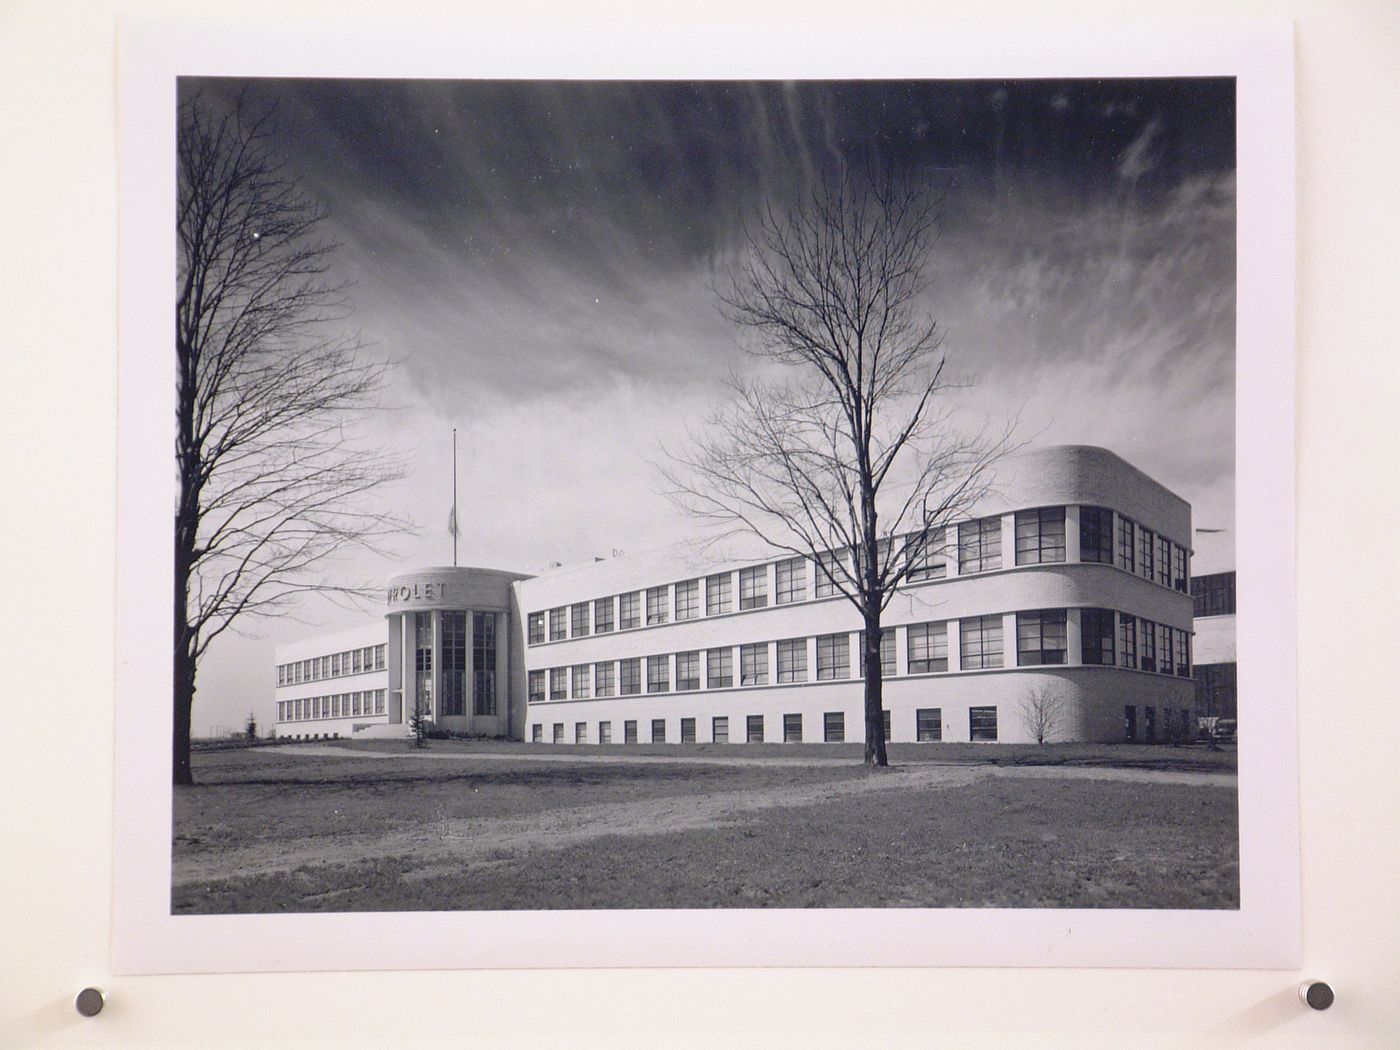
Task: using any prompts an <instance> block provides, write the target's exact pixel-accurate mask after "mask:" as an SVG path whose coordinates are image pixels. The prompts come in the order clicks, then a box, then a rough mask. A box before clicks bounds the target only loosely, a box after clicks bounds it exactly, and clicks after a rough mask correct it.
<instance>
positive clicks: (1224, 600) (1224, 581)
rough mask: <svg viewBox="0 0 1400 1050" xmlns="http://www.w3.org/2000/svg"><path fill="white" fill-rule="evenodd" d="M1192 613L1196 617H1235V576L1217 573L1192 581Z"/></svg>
mask: <svg viewBox="0 0 1400 1050" xmlns="http://www.w3.org/2000/svg"><path fill="white" fill-rule="evenodd" d="M1191 605H1192V612H1193V613H1194V614H1195V615H1196V616H1233V615H1234V612H1235V574H1234V573H1233V572H1216V573H1211V574H1210V575H1209V576H1197V577H1195V578H1194V579H1193V580H1192V581H1191Z"/></svg>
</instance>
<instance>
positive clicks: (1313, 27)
mask: <svg viewBox="0 0 1400 1050" xmlns="http://www.w3.org/2000/svg"><path fill="white" fill-rule="evenodd" d="M191 9H195V10H198V11H201V12H203V17H205V18H207V19H208V21H209V23H210V24H211V26H217V25H219V24H233V23H235V22H237V23H238V24H246V23H248V22H249V21H250V20H253V19H258V20H261V21H262V23H263V24H265V25H268V26H277V27H282V28H289V27H291V28H294V27H295V26H296V25H298V24H305V25H307V26H310V27H314V26H316V25H317V24H318V23H317V20H318V18H336V17H344V16H345V15H347V14H355V13H358V14H361V15H363V16H364V17H373V16H376V15H379V14H380V13H381V12H382V5H379V4H372V3H368V2H365V0H356V2H353V3H352V2H348V0H320V2H298V3H296V4H294V5H291V6H289V5H288V4H287V3H285V0H254V2H249V3H245V4H241V5H238V13H237V14H236V15H235V14H234V13H233V10H234V8H233V7H232V5H226V9H223V10H221V6H220V5H216V4H199V5H192V4H190V3H182V2H177V0H168V2H165V3H161V2H154V0H153V2H145V3H142V2H137V0H130V2H122V0H101V2H95V3H90V4H80V3H74V2H69V3H62V2H59V3H52V2H50V3H41V2H35V3H15V2H10V3H6V4H4V5H3V6H0V114H3V121H2V122H0V127H3V129H4V133H5V134H4V139H3V141H2V142H0V201H3V204H0V217H2V218H0V282H2V283H0V289H3V291H0V333H3V335H4V336H5V337H6V339H7V342H8V345H7V346H6V347H5V350H4V352H3V353H0V449H2V450H3V453H0V455H3V463H4V467H3V469H4V481H5V485H4V489H3V496H0V522H3V530H0V539H3V546H0V551H3V558H4V566H5V568H4V575H3V578H0V579H3V584H0V586H3V592H4V613H3V616H4V623H3V630H2V631H0V638H4V639H5V641H6V643H7V645H6V650H5V656H6V671H7V674H6V685H5V688H4V690H3V693H0V696H3V703H4V708H5V721H4V735H3V743H0V798H3V800H4V801H3V804H0V843H3V846H0V855H2V856H3V858H4V860H3V862H0V888H2V889H3V891H4V892H3V897H0V900H3V904H0V931H3V934H0V1044H3V1045H6V1046H30V1045H34V1046H83V1045H102V1046H153V1047H160V1046H170V1047H177V1046H178V1047H183V1046H189V1045H200V1046H315V1045H322V1046H336V1047H340V1046H403V1045H412V1046H420V1047H422V1046H438V1045H441V1046H448V1045H451V1046H461V1045H469V1046H474V1047H482V1046H496V1045H511V1046H522V1047H533V1046H546V1045H566V1044H567V1045H569V1046H570V1047H577V1046H580V1045H585V1046H594V1045H597V1046H604V1045H606V1046H609V1047H620V1046H646V1047H648V1048H654V1047H656V1046H676V1047H682V1046H706V1047H708V1046H715V1045H721V1046H739V1045H754V1046H765V1047H774V1046H804V1047H821V1046H833V1047H835V1046H839V1047H843V1048H847V1047H851V1046H869V1045H889V1044H894V1043H907V1044H909V1045H919V1046H938V1045H947V1046H957V1047H977V1046H1003V1045H1010V1044H1019V1045H1035V1046H1066V1047H1068V1046H1073V1047H1092V1046H1104V1047H1119V1046H1137V1047H1155V1046H1191V1047H1215V1046H1242V1045H1261V1046H1262V1045H1267V1046H1270V1047H1316V1046H1328V1047H1363V1046H1377V1047H1381V1046H1393V1045H1395V1041H1396V1040H1397V1038H1400V995H1397V994H1396V989H1397V988H1400V952H1397V951H1396V940H1395V931H1396V930H1397V929H1400V896H1397V894H1396V893H1395V892H1394V889H1393V879H1394V873H1395V872H1396V871H1397V870H1400V836H1397V835H1396V832H1395V828H1396V827H1397V826H1400V825H1398V824H1397V821H1398V820H1400V812H1397V808H1398V807H1397V803H1396V798H1397V792H1396V791H1395V781H1396V773H1395V770H1396V768H1397V764H1396V761H1395V759H1396V749H1397V745H1400V741H1397V735H1400V734H1397V725H1400V720H1397V719H1395V718H1393V717H1389V715H1388V714H1387V715H1379V712H1381V711H1384V710H1385V709H1386V708H1388V707H1389V705H1391V704H1393V703H1395V702H1396V689H1395V676H1394V674H1393V672H1392V671H1391V669H1390V668H1389V667H1387V666H1386V665H1385V663H1384V662H1383V660H1382V659H1377V657H1378V656H1379V655H1381V654H1383V653H1385V652H1387V650H1386V648H1385V646H1384V645H1383V644H1380V646H1379V648H1378V647H1377V646H1378V642H1376V641H1371V642H1365V643H1362V644H1361V645H1360V646H1358V644H1357V639H1356V634H1357V632H1358V631H1364V632H1375V635H1374V637H1375V638H1377V639H1379V638H1381V637H1386V636H1388V635H1387V632H1388V629H1389V623H1390V621H1391V619H1392V618H1393V617H1394V616H1395V614H1396V611H1397V610H1396V602H1395V599H1394V596H1393V588H1394V586H1395V584H1396V582H1397V580H1400V573H1397V565H1396V555H1395V546H1396V544H1395V539H1394V532H1395V523H1396V521H1397V520H1400V506H1398V505H1397V497H1396V486H1395V477H1396V470H1395V466H1394V460H1393V456H1394V455H1395V453H1396V452H1397V451H1400V441H1397V436H1398V435H1397V421H1396V417H1397V415H1400V413H1397V411H1396V409H1397V405H1400V391H1398V390H1397V377H1398V376H1400V367H1397V354H1396V348H1395V345H1394V343H1395V337H1394V333H1395V332H1396V331H1397V330H1400V323H1398V322H1400V318H1398V317H1397V316H1396V315H1397V306H1396V297H1395V294H1394V284H1395V272H1396V270H1395V259H1396V257H1397V249H1400V245H1397V243H1396V241H1397V229H1400V221H1398V220H1400V216H1397V197H1396V193H1395V186H1396V185H1397V183H1398V182H1400V164H1397V152H1400V149H1398V148H1397V135H1398V134H1400V133H1398V132H1397V127H1398V126H1400V125H1397V121H1396V104H1395V100H1396V99H1397V98H1400V71H1398V67H1397V66H1396V64H1395V59H1394V56H1395V54H1396V53H1397V49H1400V12H1398V11H1397V8H1396V7H1395V6H1394V5H1393V4H1392V3H1389V2H1387V0H1376V2H1371V3H1361V2H1352V3H1342V2H1335V0H1332V2H1329V0H1313V2H1305V0H1297V2H1293V3H1288V2H1284V0H1272V2H1270V0H1255V2H1249V0H1228V2H1226V3H1221V2H1220V0H1197V2H1179V3H1171V4H1165V3H1161V2H1160V0H1158V2H1153V3H1146V2H1142V3H1131V2H1127V0H1119V2H1117V3H1113V2H1102V0H1100V2H1093V0H1063V2H1062V3H1059V4H1056V5H1054V6H1053V8H1048V7H1046V6H1043V5H1037V4H1035V3H1032V2H1029V0H1024V2H1010V0H1002V2H998V3H993V4H988V5H985V7H982V8H978V9H976V10H974V9H971V8H969V7H967V6H966V5H964V4H957V3H952V2H939V3H930V2H916V0H904V2H898V0H876V2H875V3H872V4H867V5H862V7H861V8H860V12H861V14H862V16H863V18H864V19H865V20H867V21H889V22H891V23H894V22H897V21H899V20H901V19H909V18H913V17H921V18H928V17H933V16H937V15H943V16H946V17H948V18H953V19H966V18H970V17H977V18H988V19H991V18H1009V17H1036V16H1039V17H1045V16H1047V15H1048V14H1049V13H1051V12H1052V11H1053V13H1054V14H1055V15H1057V16H1059V17H1066V18H1086V19H1092V18H1124V17H1132V16H1133V15H1137V14H1140V15H1141V16H1143V17H1156V18H1161V17H1165V16H1170V17H1172V18H1182V19H1185V18H1196V19H1218V18H1221V17H1230V18H1239V17H1252V16H1279V15H1282V16H1292V17H1294V18H1296V20H1297V33H1298V37H1297V58H1298V130H1299V182H1298V190H1299V229H1298V273H1299V280H1300V296H1299V307H1298V325H1299V327H1298V341H1299V364H1298V387H1299V394H1298V421H1299V448H1298V482H1299V515H1298V549H1299V568H1298V593H1299V631H1300V633H1299V642H1300V644H1299V680H1298V682H1299V727H1300V732H1299V736H1300V754H1299V768H1300V778H1301V791H1302V812H1301V828H1302V839H1303V891H1304V909H1305V910H1304V924H1303V932H1304V958H1305V960H1306V968H1305V970H1304V971H1302V972H1298V973H1289V972H1238V971H1231V972H1220V971H1217V972H1209V971H1195V972H1186V971H1180V972H1178V971H1155V972H1147V971H1137V972H1131V971H1065V970H1062V971H1031V970H1018V971H1005V970H1000V971H999V970H861V971H831V970H825V971H800V970H789V971H765V972H761V973H758V974H755V973H753V972H747V971H557V972H472V973H430V974H410V973H388V974H377V973H360V974H333V975H323V974H307V975H296V976H286V975H273V974H266V975H235V976H213V977H210V976H201V977H164V978H156V977H150V978H113V977H112V976H111V975H110V973H109V970H108V962H107V959H108V939H109V930H108V924H109V914H110V865H111V827H112V816H111V808H112V807H111V799H112V793H111V764H112V721H113V718H114V716H115V712H114V710H113V704H112V666H113V659H114V653H113V645H112V636H113V623H112V619H113V617H112V612H111V609H112V604H113V582H112V573H113V570H112V566H113V562H114V541H113V531H114V527H113V505H114V495H115V483H116V482H115V469H114V463H115V457H114V452H113V443H114V436H115V389H116V384H117V380H118V377H117V374H116V351H115V318H116V302H117V298H116V296H117V289H116V120H115V113H116V108H115V77H116V69H115V59H114V54H115V50H114V42H115V33H116V27H117V22H118V19H119V18H121V17H140V16H152V15H154V16H166V15H171V16H174V15H187V14H188V13H189V11H190V10H191ZM571 10H572V9H571V6H570V5H567V4H565V3H563V2H562V0H526V2H525V3H521V2H519V0H512V2H510V3H502V2H499V0H497V2H493V3H482V4H477V5H475V7H474V9H473V11H474V16H475V17H480V18H491V19H530V18H535V19H539V18H548V19H559V18H564V17H568V16H569V15H570V14H571ZM590 10H592V11H594V12H596V14H597V16H598V17H601V18H632V19H637V18H647V17H651V18H655V17H660V16H662V14H661V13H659V12H658V10H657V7H656V5H655V4H644V3H642V2H640V0H609V2H606V3H595V4H593V5H591V7H590ZM850 10H851V8H850V5H849V3H846V2H844V0H769V2H768V3H765V4H764V5H762V6H761V7H755V6H754V5H753V4H752V3H746V2H743V0H710V2H708V3H706V4H703V5H701V4H692V5H690V6H688V7H687V6H682V5H679V4H670V5H668V6H667V7H666V8H665V11H664V16H667V17H674V18H684V17H697V16H699V15H702V14H703V15H704V16H705V17H709V18H716V19H720V18H723V19H745V18H748V19H752V18H756V17H769V18H795V17H802V18H809V19H822V18H825V19H839V18H843V17H847V16H848V15H849V12H850ZM395 11H396V12H397V13H399V14H400V15H401V17H404V18H408V17H410V16H415V15H421V16H422V17H425V18H444V17H451V16H453V15H457V16H459V17H460V10H459V6H458V5H455V4H449V3H436V4H435V3H428V2H418V3H414V2H409V3H406V4H401V5H398V6H397V7H396V8H395ZM892 31H898V30H897V29H892ZM935 46H936V45H935ZM1343 537H1344V540H1343ZM1305 976H1317V977H1322V978H1325V979H1327V980H1329V981H1331V982H1332V983H1333V984H1334V986H1335V987H1336V989H1337V991H1338V996H1339V998H1338V1002H1337V1005H1336V1006H1334V1007H1333V1009H1332V1010H1330V1011H1328V1012H1326V1013H1321V1014H1316V1013H1313V1012H1311V1011H1308V1010H1306V1009H1305V1008H1303V1007H1302V1006H1301V1005H1300V1004H1299V1003H1298V1001H1297V999H1296V997H1295V995H1294V989H1295V987H1296V985H1297V983H1298V981H1299V980H1300V979H1301V978H1303V977H1305ZM86 984H96V985H98V986H101V987H104V988H106V989H107V990H108V991H109V993H110V1000H109V1004H108V1007H107V1009H106V1010H105V1011H104V1012H103V1014H102V1015H101V1016H100V1017H99V1018H96V1019H94V1020H83V1019H81V1018H79V1017H78V1016H77V1014H76V1013H75V1012H74V1011H73V1009H72V1006H71V999H72V996H73V994H74V993H75V992H76V991H77V990H78V989H79V988H81V987H83V986H84V985H86ZM526 1004H530V1005H526Z"/></svg>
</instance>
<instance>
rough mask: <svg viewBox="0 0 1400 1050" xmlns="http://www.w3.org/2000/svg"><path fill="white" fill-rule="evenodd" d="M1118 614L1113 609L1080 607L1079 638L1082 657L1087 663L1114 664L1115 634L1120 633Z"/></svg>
mask: <svg viewBox="0 0 1400 1050" xmlns="http://www.w3.org/2000/svg"><path fill="white" fill-rule="evenodd" d="M1117 627H1118V616H1117V614H1116V613H1114V612H1113V610H1112V609H1080V610H1079V638H1080V643H1081V644H1080V649H1081V650H1082V654H1081V659H1082V660H1083V662H1084V663H1086V664H1098V665H1100V666H1103V667H1112V666H1113V636H1114V635H1115V634H1117V633H1118V631H1117Z"/></svg>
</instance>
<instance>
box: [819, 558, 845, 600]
mask: <svg viewBox="0 0 1400 1050" xmlns="http://www.w3.org/2000/svg"><path fill="white" fill-rule="evenodd" d="M844 555H845V552H844V551H827V552H826V553H825V554H823V555H822V556H821V557H820V558H818V559H817V590H816V594H817V597H818V598H830V597H831V596H832V595H833V594H835V593H836V581H837V580H840V579H842V572H841V569H840V568H839V567H838V566H840V565H841V563H842V561H843V557H844Z"/></svg>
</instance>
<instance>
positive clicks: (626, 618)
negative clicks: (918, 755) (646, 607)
mask: <svg viewBox="0 0 1400 1050" xmlns="http://www.w3.org/2000/svg"><path fill="white" fill-rule="evenodd" d="M641 610H642V595H641V592H640V591H631V592H630V593H628V594H619V595H618V596H617V625H618V627H619V628H620V629H622V630H624V631H626V630H628V629H629V628H632V627H640V626H641V623H642V611H641Z"/></svg>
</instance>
